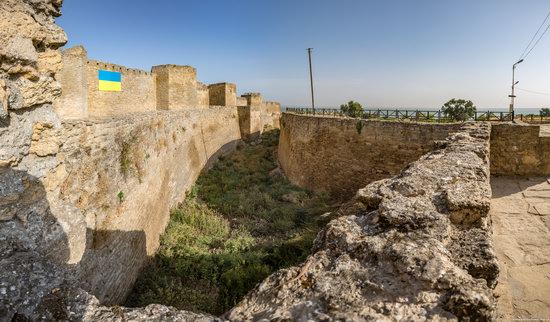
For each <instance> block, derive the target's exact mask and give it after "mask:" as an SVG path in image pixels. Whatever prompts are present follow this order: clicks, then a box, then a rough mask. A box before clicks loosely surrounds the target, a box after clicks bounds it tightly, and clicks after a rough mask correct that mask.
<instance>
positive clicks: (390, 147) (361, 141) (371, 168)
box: [278, 113, 550, 199]
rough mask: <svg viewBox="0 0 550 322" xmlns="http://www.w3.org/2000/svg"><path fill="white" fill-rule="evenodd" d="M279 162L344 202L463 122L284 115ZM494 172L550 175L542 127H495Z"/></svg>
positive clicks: (293, 176)
mask: <svg viewBox="0 0 550 322" xmlns="http://www.w3.org/2000/svg"><path fill="white" fill-rule="evenodd" d="M280 122H281V136H280V144H279V151H278V153H279V164H280V165H281V168H282V170H283V172H284V173H285V175H286V176H287V178H288V179H289V180H290V181H291V182H293V183H295V184H297V185H299V186H302V187H306V188H308V189H312V190H314V191H318V192H325V193H328V194H329V195H331V196H332V197H334V198H337V199H342V198H344V199H345V198H346V196H349V195H350V194H352V193H353V192H354V191H357V190H358V189H360V188H362V187H364V186H365V185H366V184H369V183H371V182H373V181H377V180H380V179H384V178H388V177H391V176H394V175H397V174H399V173H400V172H401V171H402V170H403V169H405V168H406V167H407V166H408V165H409V164H410V163H411V162H413V161H415V160H417V159H418V158H419V157H420V156H422V155H424V154H426V153H427V152H429V151H431V150H433V149H434V148H435V147H436V146H437V143H438V142H439V141H442V140H444V139H445V138H446V137H447V136H448V135H449V133H452V132H455V131H456V130H457V128H459V127H460V124H456V123H455V124H437V123H400V122H384V121H366V120H362V121H360V120H357V119H352V118H341V117H323V116H313V115H299V114H293V113H283V116H282V118H281V119H280ZM490 161H491V174H495V175H517V176H525V175H549V174H550V137H548V136H543V135H541V132H540V126H539V125H519V124H512V123H502V124H499V123H494V124H493V126H492V127H491V153H490Z"/></svg>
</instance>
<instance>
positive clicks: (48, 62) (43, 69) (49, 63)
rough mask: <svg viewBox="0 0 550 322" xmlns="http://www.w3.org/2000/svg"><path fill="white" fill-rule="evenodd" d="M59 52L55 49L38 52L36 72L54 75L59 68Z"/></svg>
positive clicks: (60, 64) (60, 65)
mask: <svg viewBox="0 0 550 322" xmlns="http://www.w3.org/2000/svg"><path fill="white" fill-rule="evenodd" d="M61 67H62V62H61V54H60V53H59V51H57V50H47V51H45V52H42V53H39V54H38V72H40V73H44V74H48V75H55V74H56V73H58V72H59V71H60V70H61Z"/></svg>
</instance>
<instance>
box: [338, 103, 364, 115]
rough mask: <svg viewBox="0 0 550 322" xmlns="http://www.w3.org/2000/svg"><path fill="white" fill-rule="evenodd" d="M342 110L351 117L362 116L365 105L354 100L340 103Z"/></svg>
mask: <svg viewBox="0 0 550 322" xmlns="http://www.w3.org/2000/svg"><path fill="white" fill-rule="evenodd" d="M340 110H341V111H342V113H344V114H345V115H347V116H350V117H361V116H362V115H363V106H361V104H359V103H358V102H354V101H349V102H348V103H347V104H342V105H340Z"/></svg>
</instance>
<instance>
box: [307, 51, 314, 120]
mask: <svg viewBox="0 0 550 322" xmlns="http://www.w3.org/2000/svg"><path fill="white" fill-rule="evenodd" d="M312 50H313V48H308V49H307V55H308V57H309V80H310V82H311V109H312V110H313V114H315V98H314V96H313V71H312V68H311V51H312Z"/></svg>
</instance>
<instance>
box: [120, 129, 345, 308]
mask: <svg viewBox="0 0 550 322" xmlns="http://www.w3.org/2000/svg"><path fill="white" fill-rule="evenodd" d="M278 139H279V130H272V131H270V132H266V133H264V134H263V135H262V137H261V139H257V140H255V141H252V142H249V143H241V144H240V145H239V146H238V148H237V151H235V152H233V153H231V154H230V155H227V156H225V157H221V158H220V160H219V161H218V162H217V163H216V164H215V165H214V166H213V167H212V168H211V169H209V170H207V171H206V172H204V173H202V174H201V176H200V177H199V178H198V180H197V183H196V185H195V186H194V187H193V189H192V190H191V191H190V192H189V193H188V195H187V198H186V200H185V201H184V202H182V203H181V204H180V205H179V206H178V207H176V208H175V209H173V210H172V211H171V218H170V223H169V224H168V227H167V229H166V231H165V233H164V234H163V235H162V236H161V246H160V248H159V251H158V253H157V255H156V256H155V258H154V259H153V260H152V262H151V263H150V264H149V265H148V266H147V267H146V268H145V269H144V270H143V272H142V273H141V275H140V277H139V278H138V280H137V282H136V283H135V286H134V289H133V291H132V293H131V294H130V296H129V298H128V300H127V302H126V305H128V306H146V305H148V304H152V303H161V304H165V305H170V306H174V307H176V308H178V309H182V310H190V311H194V312H206V313H211V314H214V315H220V314H222V313H224V312H225V311H227V310H228V309H230V308H231V307H233V306H234V305H236V304H237V303H238V301H239V300H240V299H241V298H242V297H243V296H244V295H245V294H246V293H247V292H248V291H250V290H251V289H252V288H253V287H254V286H256V284H258V283H259V282H260V281H262V280H263V279H265V278H266V277H267V276H268V275H270V274H271V273H273V272H274V271H276V270H278V269H279V268H285V267H289V266H292V265H296V264H299V263H301V262H302V261H304V260H305V258H306V257H307V255H309V253H310V250H311V246H312V243H313V240H314V239H315V237H316V235H317V233H318V231H319V230H320V229H321V228H322V227H323V226H324V225H325V224H326V223H327V222H328V221H329V220H330V219H331V218H332V216H331V211H333V210H335V208H337V206H338V204H334V203H331V202H330V200H329V199H328V197H327V196H326V195H323V194H316V193H312V192H310V191H307V190H305V189H302V188H299V187H297V186H294V185H292V184H290V183H289V182H288V180H286V179H285V178H284V177H283V176H282V175H281V172H280V169H278V167H277V146H278V141H279V140H278Z"/></svg>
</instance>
